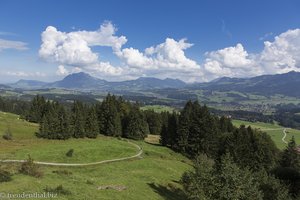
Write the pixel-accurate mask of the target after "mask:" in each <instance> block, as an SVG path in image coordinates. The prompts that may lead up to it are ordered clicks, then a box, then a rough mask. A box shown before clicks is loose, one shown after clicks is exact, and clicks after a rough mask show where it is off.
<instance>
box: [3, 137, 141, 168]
mask: <svg viewBox="0 0 300 200" xmlns="http://www.w3.org/2000/svg"><path fill="white" fill-rule="evenodd" d="M127 142H128V143H129V144H131V145H133V146H135V147H136V148H137V149H138V150H139V152H138V153H137V154H136V155H133V156H129V157H124V158H116V159H111V160H102V161H98V162H92V163H52V162H40V161H34V163H36V164H38V165H48V166H68V167H80V166H91V165H99V164H104V163H112V162H118V161H124V160H130V159H134V158H138V157H140V156H141V155H142V153H143V149H142V148H141V147H140V146H139V145H137V144H135V143H132V142H130V141H127ZM1 162H2V163H23V162H26V160H0V163H1Z"/></svg>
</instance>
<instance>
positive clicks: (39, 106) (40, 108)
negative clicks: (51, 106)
mask: <svg viewBox="0 0 300 200" xmlns="http://www.w3.org/2000/svg"><path fill="white" fill-rule="evenodd" d="M45 104H46V101H45V99H44V97H43V96H39V95H37V96H35V97H34V98H33V99H32V101H31V105H30V109H29V112H28V114H27V115H26V120H28V121H30V122H35V123H39V122H41V121H42V118H43V115H44V114H45Z"/></svg>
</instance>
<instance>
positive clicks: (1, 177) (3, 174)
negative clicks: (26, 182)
mask: <svg viewBox="0 0 300 200" xmlns="http://www.w3.org/2000/svg"><path fill="white" fill-rule="evenodd" d="M11 176H12V175H11V174H10V173H9V172H7V171H4V170H1V169H0V183H2V182H9V181H11V180H12V178H11Z"/></svg>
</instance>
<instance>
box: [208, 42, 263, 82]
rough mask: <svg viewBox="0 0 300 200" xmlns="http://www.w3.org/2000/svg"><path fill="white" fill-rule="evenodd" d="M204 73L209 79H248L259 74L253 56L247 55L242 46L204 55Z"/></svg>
mask: <svg viewBox="0 0 300 200" xmlns="http://www.w3.org/2000/svg"><path fill="white" fill-rule="evenodd" d="M205 56H206V59H205V62H204V64H203V66H204V71H205V73H206V74H207V76H208V78H209V79H213V78H218V77H222V76H229V77H249V76H253V75H258V74H261V73H262V71H261V70H260V69H259V68H258V67H257V65H256V63H255V56H254V55H249V54H248V52H247V51H246V50H245V49H244V47H243V45H242V44H240V43H238V44H237V45H236V46H233V47H227V48H224V49H220V50H217V51H212V52H207V53H205Z"/></svg>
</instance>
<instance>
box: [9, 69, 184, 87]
mask: <svg viewBox="0 0 300 200" xmlns="http://www.w3.org/2000/svg"><path fill="white" fill-rule="evenodd" d="M9 86H11V87H13V88H22V89H37V88H65V89H77V90H103V91H108V90H109V91H111V90H112V91H114V90H148V89H163V88H182V87H185V86H186V83H185V82H183V81H181V80H179V79H170V78H166V79H164V80H161V79H158V78H152V77H141V78H138V79H136V80H128V81H120V82H109V81H106V80H103V79H98V78H95V77H92V76H91V75H89V74H87V73H84V72H79V73H74V74H70V75H68V76H66V77H65V78H64V79H62V80H60V81H55V82H52V83H47V82H41V81H35V80H19V81H18V82H16V83H13V84H10V85H9Z"/></svg>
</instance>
